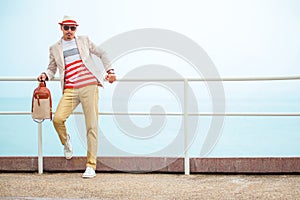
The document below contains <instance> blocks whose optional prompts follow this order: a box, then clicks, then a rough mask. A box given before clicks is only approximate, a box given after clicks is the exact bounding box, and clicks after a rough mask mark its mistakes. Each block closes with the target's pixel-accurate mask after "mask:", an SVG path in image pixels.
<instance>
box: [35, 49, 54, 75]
mask: <svg viewBox="0 0 300 200" xmlns="http://www.w3.org/2000/svg"><path fill="white" fill-rule="evenodd" d="M56 71H57V65H56V62H55V59H54V56H53V53H52V48H51V47H50V61H49V65H48V68H47V70H46V72H43V73H42V74H41V75H40V76H38V78H37V80H38V81H48V80H52V79H54V76H55V73H56Z"/></svg>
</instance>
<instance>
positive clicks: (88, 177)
mask: <svg viewBox="0 0 300 200" xmlns="http://www.w3.org/2000/svg"><path fill="white" fill-rule="evenodd" d="M94 177H96V175H93V176H82V178H94Z"/></svg>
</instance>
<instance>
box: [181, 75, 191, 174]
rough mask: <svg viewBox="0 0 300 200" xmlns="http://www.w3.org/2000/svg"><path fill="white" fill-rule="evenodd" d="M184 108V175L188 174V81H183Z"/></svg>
mask: <svg viewBox="0 0 300 200" xmlns="http://www.w3.org/2000/svg"><path fill="white" fill-rule="evenodd" d="M183 88H184V91H183V92H184V93H183V95H184V97H183V98H184V99H183V101H184V108H183V121H184V128H183V134H184V147H183V148H184V174H185V175H189V174H190V157H189V144H188V80H187V79H186V78H185V79H184V87H183Z"/></svg>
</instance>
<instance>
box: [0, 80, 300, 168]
mask: <svg viewBox="0 0 300 200" xmlns="http://www.w3.org/2000/svg"><path fill="white" fill-rule="evenodd" d="M285 80H300V76H284V77H280V76H277V77H244V78H219V79H218V78H181V79H180V78H173V79H172V78H169V79H161V78H157V79H153V78H151V79H145V78H143V79H139V78H135V79H128V78H127V79H126V78H122V79H118V80H117V81H124V82H148V81H156V82H160V81H182V82H183V83H184V106H183V113H179V112H178V113H177V112H172V113H171V112H167V113H153V114H151V115H170V116H183V117H184V120H183V121H184V149H185V155H184V172H185V174H190V164H189V161H190V158H189V147H188V144H187V133H188V130H187V128H188V126H187V121H188V116H300V113H296V112H284V113H283V112H280V113H276V112H268V113H266V112H264V113H255V112H226V113H209V112H202V113H188V111H187V102H188V94H187V91H188V82H190V81H200V82H201V81H202V82H206V81H221V82H226V81H228V82H231V81H232V82H236V81H238V82H239V81H285ZM0 81H37V80H36V78H33V77H0ZM54 81H59V79H58V78H56V79H54ZM73 114H82V113H81V112H74V113H73ZM0 115H31V112H28V111H0ZM99 115H149V113H144V112H129V113H128V112H99ZM42 149H43V148H42V122H40V123H38V172H39V173H43V153H42Z"/></svg>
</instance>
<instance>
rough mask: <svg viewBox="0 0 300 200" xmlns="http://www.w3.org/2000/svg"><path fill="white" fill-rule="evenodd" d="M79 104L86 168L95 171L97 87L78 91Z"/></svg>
mask: <svg viewBox="0 0 300 200" xmlns="http://www.w3.org/2000/svg"><path fill="white" fill-rule="evenodd" d="M79 91H80V94H79V97H80V102H81V105H82V109H83V112H84V117H85V125H86V131H87V163H86V166H87V167H92V168H93V169H94V170H96V163H97V153H98V87H97V85H90V86H87V87H84V88H80V89H79Z"/></svg>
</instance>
